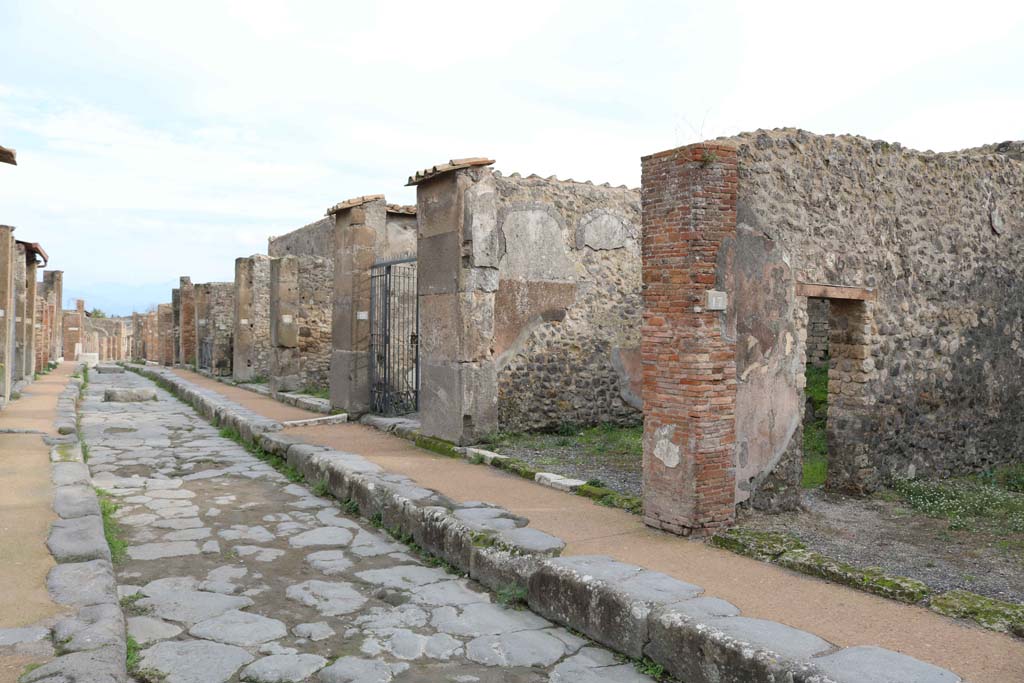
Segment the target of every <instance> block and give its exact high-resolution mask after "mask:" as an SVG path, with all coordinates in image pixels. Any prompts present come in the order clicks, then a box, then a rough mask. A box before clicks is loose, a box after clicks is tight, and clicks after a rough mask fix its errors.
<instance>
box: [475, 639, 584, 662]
mask: <svg viewBox="0 0 1024 683" xmlns="http://www.w3.org/2000/svg"><path fill="white" fill-rule="evenodd" d="M563 656H565V644H564V643H563V642H562V641H561V640H559V639H558V638H555V637H553V636H551V635H548V634H547V633H544V632H542V631H519V632H516V633H505V634H502V635H497V636H481V637H479V638H474V639H473V640H471V641H469V644H468V645H466V657H468V658H469V659H471V660H472V661H474V662H479V663H480V664H485V665H487V666H502V667H507V666H550V665H552V664H554V663H555V662H557V661H558V660H559V659H561V658H562V657H563Z"/></svg>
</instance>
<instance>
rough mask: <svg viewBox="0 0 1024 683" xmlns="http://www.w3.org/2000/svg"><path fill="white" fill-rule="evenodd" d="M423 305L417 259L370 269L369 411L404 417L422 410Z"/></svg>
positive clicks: (392, 261) (399, 261) (380, 263)
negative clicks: (417, 295)
mask: <svg viewBox="0 0 1024 683" xmlns="http://www.w3.org/2000/svg"><path fill="white" fill-rule="evenodd" d="M419 332H420V316H419V303H418V301H417V297H416V258H415V257H411V258H401V259H394V260H391V261H380V262H378V263H375V264H374V265H373V267H372V268H371V270H370V410H371V411H373V412H374V413H377V414H379V415H404V414H406V413H412V412H415V411H416V409H417V407H418V405H419V389H420V370H419Z"/></svg>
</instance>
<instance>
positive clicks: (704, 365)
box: [643, 130, 1024, 528]
mask: <svg viewBox="0 0 1024 683" xmlns="http://www.w3.org/2000/svg"><path fill="white" fill-rule="evenodd" d="M666 158H672V159H673V162H672V164H674V165H666V164H665V163H663V162H664V160H665V159H666ZM733 173H734V174H735V176H736V177H737V179H738V180H737V184H736V187H735V188H730V187H729V186H723V189H722V192H723V193H725V194H722V195H716V194H715V193H714V192H713V191H711V190H710V189H709V188H711V187H713V186H714V185H713V184H714V182H717V180H716V179H717V178H720V177H728V176H729V175H731V174H733ZM643 192H644V223H645V245H646V243H647V241H650V242H651V249H652V251H651V258H650V259H648V258H647V252H646V251H645V263H644V266H645V275H644V279H645V284H646V285H647V286H648V292H649V293H651V294H650V296H652V297H653V293H652V292H651V287H652V286H653V284H652V283H655V282H658V283H661V282H666V283H668V282H672V281H673V279H674V281H676V282H682V283H685V282H693V283H699V284H700V287H699V288H698V290H697V291H694V292H691V293H690V294H689V295H687V296H683V297H681V298H678V304H677V305H679V306H684V307H688V308H691V309H692V310H693V311H698V310H699V311H702V313H700V316H707V317H706V318H704V317H701V318H699V319H695V320H692V321H689V322H688V323H687V324H686V325H685V326H683V327H680V328H678V329H677V331H676V332H675V333H672V332H669V331H667V330H666V329H664V324H665V322H664V321H665V319H666V315H668V313H667V312H665V311H664V310H662V309H659V308H658V307H657V306H656V305H655V304H656V303H657V300H656V299H654V298H651V300H650V302H649V304H648V307H647V313H646V318H645V322H646V324H645V327H644V359H645V383H644V391H645V402H646V404H647V406H648V412H647V423H648V424H647V429H646V435H647V439H645V465H644V467H645V477H647V478H649V479H650V482H648V479H647V478H645V484H646V485H647V489H648V490H649V491H654V490H655V489H656V488H657V486H663V485H664V482H665V481H666V480H672V479H674V478H678V475H677V474H676V473H675V472H673V473H668V472H666V471H665V470H664V468H665V465H664V462H665V457H664V456H665V455H666V454H667V453H679V452H682V457H681V458H679V459H678V460H677V459H676V458H675V457H671V458H669V460H671V461H673V462H676V464H677V467H678V468H681V471H683V472H684V473H685V472H686V471H689V472H690V473H691V474H686V476H685V477H684V478H690V479H694V480H695V481H696V482H697V483H698V486H699V485H700V483H701V482H702V481H704V480H705V479H707V478H708V477H707V476H705V474H703V472H702V470H701V468H702V467H705V466H706V464H705V465H702V464H701V463H702V462H704V461H706V454H705V453H703V452H701V451H700V450H699V449H698V452H697V453H698V454H699V457H696V456H693V454H691V453H688V452H687V451H686V449H687V444H688V443H692V441H689V440H688V439H689V437H683V438H680V437H679V436H678V434H679V432H680V431H682V433H683V434H687V433H689V432H691V431H692V430H693V428H694V426H695V422H694V418H693V416H694V415H698V414H701V412H702V411H707V410H712V409H716V408H718V407H720V406H724V405H729V402H734V406H735V410H734V415H733V417H732V418H731V419H730V420H729V421H728V423H723V424H722V427H723V428H722V429H721V430H719V433H717V434H716V435H715V443H717V444H718V446H717V447H718V448H721V447H725V446H728V448H729V449H730V458H729V462H727V463H725V462H721V463H716V464H715V466H714V468H713V469H710V470H708V473H711V472H716V471H717V468H718V467H726V468H728V469H730V470H731V471H732V472H733V473H734V474H733V477H734V487H735V488H734V490H733V493H732V495H733V500H734V502H743V501H745V500H749V501H750V503H751V504H752V505H754V506H755V507H760V508H764V509H768V510H778V509H791V508H793V507H795V506H796V505H797V504H798V501H799V490H800V475H801V458H802V443H801V438H802V429H801V423H802V416H803V410H804V401H803V388H804V361H805V359H806V358H807V340H808V336H809V332H808V328H809V326H811V327H812V328H813V325H814V324H815V323H813V322H809V321H812V320H815V316H816V314H815V312H814V311H815V304H813V303H812V304H811V306H810V310H809V307H808V302H809V301H812V302H813V301H814V300H815V299H827V300H828V308H829V320H828V328H829V356H830V360H829V412H828V441H829V471H828V479H827V486H828V487H829V488H833V489H837V490H843V491H848V492H853V493H863V492H868V491H871V490H873V489H875V488H876V487H877V486H879V485H880V484H881V483H884V482H885V481H887V480H889V479H891V478H892V477H895V476H911V477H913V476H921V475H925V476H946V475H951V474H959V473H965V472H970V471H977V470H982V469H986V468H989V467H991V466H993V465H995V464H999V463H1003V462H1009V461H1011V460H1012V459H1014V458H1016V457H1019V456H1018V454H1019V449H1020V447H1021V442H1022V440H1024V437H1022V435H1021V432H1020V429H1019V425H1020V424H1022V423H1024V400H1022V398H1024V396H1022V392H1024V389H1022V383H1021V379H1022V375H1024V327H1022V325H1024V291H1022V290H1024V285H1022V284H1021V282H1022V275H1024V272H1022V271H1024V165H1022V164H1021V163H1020V162H1019V161H1018V160H1015V159H1012V158H1010V157H1009V156H1005V155H1002V154H998V153H991V150H988V149H984V148H983V149H980V150H969V151H967V152H959V153H948V154H934V153H921V152H915V151H910V150H905V149H903V148H901V147H900V146H899V145H894V144H889V143H884V142H875V141H870V140H865V139H863V138H857V137H849V136H816V135H812V134H809V133H806V132H803V131H797V130H778V131H758V132H755V133H750V134H744V135H740V136H737V137H735V138H729V139H723V140H719V141H715V142H713V143H702V144H699V145H694V146H691V147H687V148H681V149H680V150H672V151H671V152H667V153H663V154H661V155H654V156H653V157H648V158H646V159H645V160H644V190H643ZM730 192H732V193H733V195H734V196H735V197H736V200H735V209H733V208H731V207H729V206H728V205H727V204H722V205H720V206H718V205H713V201H714V200H715V198H716V197H719V196H722V197H725V196H726V194H728V193H730ZM648 193H650V198H648ZM709 211H717V212H718V214H717V215H719V216H720V217H722V218H724V219H726V222H725V223H724V224H718V223H715V224H709V223H707V220H708V217H709ZM730 221H731V222H730ZM659 224H665V225H667V224H673V225H676V226H678V227H677V228H675V229H674V232H672V234H670V235H667V236H666V235H662V236H659V235H658V233H657V231H656V230H655V229H654V228H655V227H656V226H657V225H659ZM648 233H650V234H648ZM645 249H646V246H645ZM680 255H681V256H683V257H685V258H689V259H690V262H689V263H687V264H684V265H683V266H682V267H680V268H678V269H677V270H675V271H673V270H672V269H671V268H669V267H668V264H669V263H671V262H672V261H671V259H672V258H676V257H677V256H680ZM694 255H699V258H697V259H696V260H694V259H693V257H694ZM708 263H713V264H714V269H713V271H711V272H709V271H708V270H707V267H706V265H707V264H708ZM709 290H710V291H709ZM719 293H720V294H721V295H722V296H723V297H724V298H722V299H719V298H717V296H718V294H719ZM713 295H715V296H713ZM666 296H669V294H668V293H666ZM677 296H678V295H677ZM704 297H706V298H704ZM666 300H668V299H666ZM726 302H727V303H726ZM712 303H715V304H716V308H717V304H722V306H721V308H722V309H723V310H721V311H720V312H715V313H714V314H711V312H710V311H708V310H707V308H709V307H711V305H712ZM684 340H685V341H684ZM716 340H718V341H717V342H716ZM712 342H715V343H719V342H722V343H726V344H727V346H726V347H725V348H724V349H722V352H724V353H728V351H727V348H728V344H735V355H734V363H735V374H734V375H732V373H731V372H724V371H723V372H722V373H719V374H716V372H715V370H714V367H715V363H716V358H718V356H716V355H715V354H716V353H718V352H713V353H710V354H709V355H708V356H707V357H705V356H703V355H701V353H700V352H699V349H700V348H701V345H705V346H709V345H712ZM709 348H713V346H709ZM680 354H681V355H680ZM674 356H678V357H679V358H686V359H689V361H692V363H693V365H691V366H690V367H692V368H693V369H694V370H702V369H707V370H710V371H711V374H705V375H702V376H701V377H700V381H699V382H698V383H696V384H694V385H692V386H688V388H687V389H686V390H685V391H684V392H683V394H682V395H685V396H687V397H689V398H688V399H687V400H688V401H690V403H691V405H690V407H689V410H690V415H689V416H688V415H684V414H682V413H678V414H676V415H675V417H674V418H669V419H666V420H664V421H663V423H662V424H660V425H659V424H658V422H659V421H658V420H652V418H651V415H652V411H653V410H655V409H656V406H657V405H659V404H661V403H662V402H664V401H667V400H669V397H670V396H671V395H672V394H673V393H678V391H679V390H678V387H679V386H680V379H681V377H680V374H679V372H678V371H671V370H665V368H666V367H668V366H667V365H666V362H667V360H668V359H669V358H672V357H674ZM720 360H725V359H724V356H723V357H722V358H721V359H720ZM656 364H657V367H656ZM648 369H649V370H650V375H651V376H650V378H649V379H650V382H649V381H648V375H647V371H648ZM732 377H735V379H732ZM659 378H660V379H659ZM673 386H674V387H676V388H675V389H673ZM721 392H724V393H721ZM716 397H718V398H716ZM716 401H720V402H716ZM662 427H665V428H666V429H667V428H670V427H671V428H675V430H676V435H675V436H673V437H672V438H668V439H666V438H662V437H665V436H666V434H667V433H666V434H661V435H660V436H659V434H660V432H659V430H660V429H661V428H662ZM725 427H728V428H727V429H726V428H725ZM680 449H682V450H681V451H680ZM691 456H693V457H691ZM659 463H660V464H659ZM694 468H696V470H695V469H694ZM652 484H654V485H655V486H652ZM716 490H717V489H716ZM645 495H648V501H647V502H648V503H650V495H649V494H647V492H645ZM715 517H716V514H715V511H714V510H704V511H700V510H698V514H697V516H696V517H695V518H692V519H689V520H688V523H690V524H691V525H692V526H691V528H695V527H698V526H701V525H703V524H705V523H706V522H707V521H708V520H711V521H712V522H713V521H714V519H715ZM683 526H686V524H683Z"/></svg>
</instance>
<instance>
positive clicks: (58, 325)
mask: <svg viewBox="0 0 1024 683" xmlns="http://www.w3.org/2000/svg"><path fill="white" fill-rule="evenodd" d="M43 281H44V282H46V283H47V287H48V291H50V292H52V293H53V294H52V301H51V302H50V303H51V304H52V306H53V311H52V312H51V315H50V325H51V326H52V335H51V339H50V360H57V359H58V358H62V357H63V356H64V316H63V311H64V271H62V270H46V271H43Z"/></svg>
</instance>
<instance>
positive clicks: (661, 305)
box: [641, 144, 737, 535]
mask: <svg viewBox="0 0 1024 683" xmlns="http://www.w3.org/2000/svg"><path fill="white" fill-rule="evenodd" d="M642 163H643V189H642V192H641V201H642V207H643V282H644V284H643V301H644V322H643V329H642V341H641V355H642V359H643V396H644V460H643V469H644V521H645V522H646V523H647V524H648V525H650V526H653V527H655V528H660V529H664V530H666V531H670V532H672V533H677V534H682V535H690V534H691V533H693V534H709V533H713V532H714V531H715V530H716V529H718V528H720V527H723V526H727V525H729V524H731V523H732V521H733V519H734V514H735V509H734V508H735V505H734V502H735V471H734V466H733V456H734V445H735V440H736V436H735V430H736V425H735V405H736V344H735V341H734V340H731V339H728V338H727V337H726V335H725V315H724V313H725V312H724V311H717V310H716V311H708V310H707V306H706V301H707V297H708V295H707V292H708V291H709V290H714V289H716V273H715V268H716V262H717V260H718V252H719V249H720V248H721V246H722V241H723V240H724V239H725V238H727V237H730V236H733V235H735V234H736V194H737V162H736V151H735V149H733V148H730V147H728V146H720V145H714V144H710V145H706V144H701V145H692V146H688V147H681V148H678V149H673V150H669V151H667V152H661V153H659V154H654V155H652V156H649V157H645V158H644V159H643V160H642ZM717 284H718V287H721V286H722V285H721V283H717Z"/></svg>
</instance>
